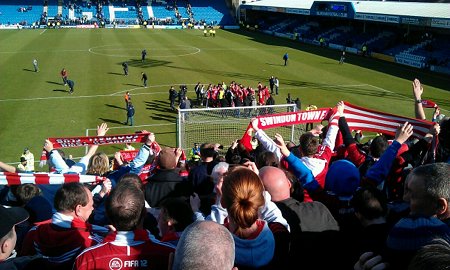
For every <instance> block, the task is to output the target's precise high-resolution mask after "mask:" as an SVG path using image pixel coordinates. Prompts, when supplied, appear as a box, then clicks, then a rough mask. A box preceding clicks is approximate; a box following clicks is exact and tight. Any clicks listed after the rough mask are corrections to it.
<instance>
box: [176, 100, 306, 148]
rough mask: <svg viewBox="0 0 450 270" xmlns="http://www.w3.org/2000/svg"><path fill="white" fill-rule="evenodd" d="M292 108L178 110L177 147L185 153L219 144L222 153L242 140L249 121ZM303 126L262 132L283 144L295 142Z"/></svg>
mask: <svg viewBox="0 0 450 270" xmlns="http://www.w3.org/2000/svg"><path fill="white" fill-rule="evenodd" d="M295 110H296V106H295V104H285V105H270V106H253V107H250V106H246V107H227V108H206V109H181V110H179V112H178V119H177V121H178V126H177V128H178V130H177V136H178V139H177V140H178V142H177V143H178V147H181V148H182V149H185V150H188V149H190V148H192V147H193V145H194V143H199V144H201V143H205V142H209V143H220V144H221V145H223V146H224V150H225V151H226V150H227V149H228V147H229V146H230V145H231V142H232V141H234V140H236V139H240V138H242V135H243V134H244V132H245V131H246V130H247V127H248V125H249V123H250V119H251V118H252V117H257V116H262V115H269V114H275V113H283V112H293V111H295ZM303 130H304V126H302V125H296V126H294V125H288V126H282V127H278V128H272V129H267V130H264V131H265V132H266V133H267V134H268V135H269V136H270V137H272V138H273V137H274V135H275V133H279V134H281V135H282V136H283V138H285V140H286V141H287V140H291V141H293V140H298V138H299V136H300V135H301V133H302V131H303Z"/></svg>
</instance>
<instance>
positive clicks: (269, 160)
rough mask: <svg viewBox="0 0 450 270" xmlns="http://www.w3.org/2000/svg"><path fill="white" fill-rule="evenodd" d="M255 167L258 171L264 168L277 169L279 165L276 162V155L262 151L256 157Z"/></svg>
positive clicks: (278, 162) (277, 161)
mask: <svg viewBox="0 0 450 270" xmlns="http://www.w3.org/2000/svg"><path fill="white" fill-rule="evenodd" d="M255 163H256V167H257V168H258V169H260V168H262V167H264V166H272V167H277V168H278V165H280V161H279V160H278V157H277V155H275V153H273V152H269V151H263V152H261V153H259V154H258V155H257V156H256V161H255Z"/></svg>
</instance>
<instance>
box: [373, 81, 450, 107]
mask: <svg viewBox="0 0 450 270" xmlns="http://www.w3.org/2000/svg"><path fill="white" fill-rule="evenodd" d="M367 85H368V86H371V87H373V88H375V89H378V90H380V91H383V92H387V93H391V94H394V95H397V96H400V97H404V98H406V99H407V100H412V101H414V99H413V98H411V97H409V96H405V95H402V94H399V93H396V92H392V91H389V90H386V89H384V88H381V87H378V86H375V85H371V84H367ZM440 109H441V111H446V112H450V111H449V110H446V109H444V108H440Z"/></svg>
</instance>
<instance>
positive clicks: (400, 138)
mask: <svg viewBox="0 0 450 270" xmlns="http://www.w3.org/2000/svg"><path fill="white" fill-rule="evenodd" d="M412 134H413V126H412V125H411V124H410V123H408V122H405V123H404V124H403V125H400V126H399V127H398V128H397V132H396V133H395V139H394V140H396V141H397V142H399V143H400V144H403V143H404V142H406V140H408V138H409V137H410V136H411V135H412Z"/></svg>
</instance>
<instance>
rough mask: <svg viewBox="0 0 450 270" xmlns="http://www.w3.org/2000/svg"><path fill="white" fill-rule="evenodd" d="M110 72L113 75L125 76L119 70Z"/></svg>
mask: <svg viewBox="0 0 450 270" xmlns="http://www.w3.org/2000/svg"><path fill="white" fill-rule="evenodd" d="M108 74H111V75H118V76H124V75H123V73H118V72H108Z"/></svg>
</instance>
